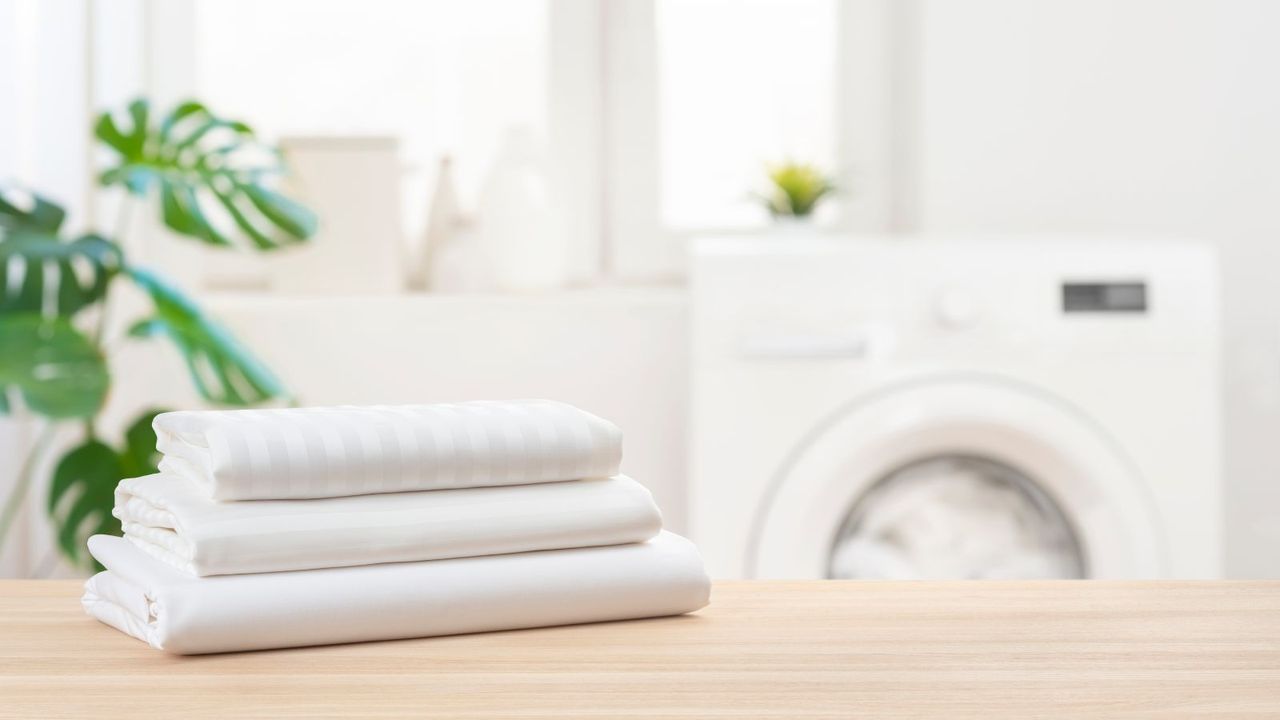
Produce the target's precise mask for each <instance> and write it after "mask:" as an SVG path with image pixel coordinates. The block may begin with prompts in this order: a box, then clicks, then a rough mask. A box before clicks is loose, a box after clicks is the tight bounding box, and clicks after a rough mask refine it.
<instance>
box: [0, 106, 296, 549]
mask: <svg viewBox="0 0 1280 720" xmlns="http://www.w3.org/2000/svg"><path fill="white" fill-rule="evenodd" d="M93 131H94V136H95V137H96V138H97V140H98V141H100V142H101V143H102V144H103V145H104V146H105V147H106V148H107V149H108V150H110V151H111V154H112V156H113V159H114V163H113V164H112V166H111V167H109V168H108V169H107V170H105V171H104V172H102V173H101V175H100V176H99V177H98V183H99V185H101V186H102V187H104V188H118V189H119V190H120V191H123V192H122V197H121V201H120V216H119V217H120V220H119V222H118V224H117V228H116V229H115V231H114V233H113V234H112V235H110V236H108V235H103V234H98V233H89V234H85V235H82V236H80V237H76V238H70V237H66V236H65V235H64V234H63V233H62V232H61V230H62V223H63V220H64V219H65V217H66V212H65V211H64V210H63V209H62V207H60V206H59V205H58V204H57V203H55V202H54V201H52V200H50V199H48V198H45V197H41V196H39V195H37V194H34V193H31V192H25V191H22V190H19V189H15V188H0V414H12V413H16V412H25V413H27V414H30V415H33V416H35V417H36V418H38V419H39V421H40V429H39V431H38V432H37V437H36V440H35V442H34V443H33V446H32V447H31V449H30V451H29V454H28V455H27V457H26V458H25V460H24V461H23V463H22V466H21V469H20V470H19V476H18V478H17V481H16V482H15V484H14V486H13V488H12V489H11V491H10V492H9V494H8V496H7V497H6V498H5V499H4V501H3V505H2V506H0V547H3V544H4V542H5V539H6V537H7V536H8V533H9V530H10V529H11V528H12V525H13V522H14V520H15V517H16V515H17V514H18V511H19V508H20V507H21V506H22V503H23V500H24V498H25V496H26V494H27V492H28V491H29V488H30V486H31V484H32V481H33V475H34V474H35V472H36V470H37V468H38V467H39V464H40V459H41V457H42V456H43V454H44V453H47V452H48V451H49V447H50V444H51V441H52V438H53V431H54V429H55V427H56V426H57V425H58V424H61V423H66V422H75V423H79V424H81V425H82V427H83V434H84V438H83V440H82V442H80V443H79V444H77V445H76V446H74V447H72V448H70V449H69V450H67V451H66V452H65V453H64V454H63V455H62V456H61V457H60V458H59V459H58V461H57V463H56V465H55V467H54V470H53V477H52V479H51V482H50V484H49V496H48V502H47V507H48V511H49V513H50V517H51V519H52V521H53V525H54V528H55V531H56V533H57V545H58V547H59V548H60V550H61V552H62V553H63V554H64V555H65V556H66V557H67V559H68V560H70V561H71V562H72V563H74V564H77V565H81V566H85V565H88V564H89V561H90V558H88V557H87V553H86V552H85V547H84V540H85V538H86V537H87V536H88V535H90V534H93V533H118V532H119V530H120V525H119V521H117V520H116V519H115V518H114V517H112V515H111V507H112V504H113V492H114V489H115V484H116V482H117V481H118V480H120V479H121V478H125V477H133V476H136V475H143V474H146V473H149V472H154V471H155V467H156V461H157V458H156V455H155V434H154V432H153V431H152V429H151V419H152V418H153V417H154V416H155V414H156V413H157V412H159V411H158V410H154V409H153V410H148V411H146V412H144V413H143V414H142V415H141V416H139V417H138V418H136V419H135V420H134V421H132V422H131V423H130V424H129V426H128V427H127V429H126V430H125V431H124V433H123V437H122V439H121V440H120V442H119V443H117V444H112V443H110V442H108V441H107V440H106V439H104V438H103V436H102V435H101V433H100V429H99V427H98V423H97V418H98V416H99V414H100V413H101V411H102V407H103V404H104V402H105V401H106V398H107V394H108V392H109V390H110V387H111V376H110V370H109V367H108V364H107V359H106V354H105V348H107V347H109V346H110V343H109V342H108V341H109V340H110V341H112V342H114V341H116V340H140V339H144V338H163V339H165V340H168V341H169V342H171V343H172V344H173V345H174V346H176V348H177V350H178V351H179V352H180V353H181V354H182V356H183V358H184V360H185V362H186V366H187V369H188V370H189V372H190V376H191V380H192V382H193V383H194V384H195V387H196V389H197V391H198V392H199V394H200V396H201V397H202V398H204V399H205V400H206V401H207V402H209V403H211V404H215V405H222V406H245V405H252V404H256V403H261V402H264V401H267V400H271V399H273V398H278V397H281V396H282V395H283V394H284V388H283V386H282V385H281V383H280V381H279V380H278V379H277V378H276V377H275V376H274V375H273V374H272V373H271V371H270V370H269V369H268V368H267V367H265V366H264V365H263V364H262V363H261V362H259V361H258V360H257V359H256V358H255V357H254V356H253V355H252V354H251V353H250V352H249V351H248V350H247V349H246V348H245V347H244V346H243V345H241V344H240V343H239V342H238V341H237V340H236V339H235V338H234V337H232V336H231V335H230V334H229V333H228V332H227V331H226V330H225V329H223V328H222V327H221V326H219V325H218V324H217V323H216V322H214V320H213V319H212V318H210V317H209V316H208V315H206V314H205V313H204V312H203V311H202V310H201V309H200V307H199V305H197V304H196V303H195V302H194V301H192V299H191V298H189V297H187V296H186V295H184V294H183V293H182V292H181V291H180V290H179V289H178V288H177V287H176V286H175V285H173V284H172V283H170V282H169V281H167V280H166V279H165V278H164V277H162V276H161V275H159V274H157V273H155V272H153V271H150V270H147V269H145V268H143V267H140V266H139V265H137V264H135V263H134V262H132V259H131V258H129V257H126V254H125V252H124V249H123V248H124V245H123V238H124V236H125V235H126V234H127V232H128V228H127V223H128V219H129V217H130V214H131V212H132V211H133V207H134V205H136V204H139V203H140V202H143V201H151V202H152V203H153V205H155V206H158V209H159V211H160V219H161V221H162V222H163V223H164V225H165V226H166V227H167V228H168V229H169V230H171V231H173V232H174V233H176V234H177V235H179V236H181V237H185V238H190V239H194V240H196V241H199V242H202V243H204V244H207V245H212V246H218V247H230V246H236V245H247V246H249V247H252V248H256V249H258V250H273V249H276V248H279V247H282V246H284V245H289V244H293V243H298V242H302V241H305V240H307V239H308V238H310V237H311V236H312V235H313V234H314V232H315V229H316V218H315V215H314V214H313V213H312V212H311V211H310V210H308V209H307V208H306V207H304V206H302V205H301V204H299V203H297V202H295V201H293V200H291V199H289V198H288V197H285V196H284V195H282V194H280V193H279V192H277V191H275V190H273V189H272V188H271V182H272V178H273V177H274V176H277V175H279V174H281V173H282V172H283V171H284V164H283V159H282V158H281V157H280V154H279V153H278V151H276V150H275V149H274V148H271V147H268V146H266V145H264V144H263V143H261V142H260V141H259V140H258V138H257V137H256V136H255V134H254V132H253V130H252V129H251V128H250V127H249V126H247V125H245V124H244V123H242V122H238V121H234V120H228V119H225V118H222V117H220V116H218V115H216V114H214V113H213V112H211V111H210V110H209V109H208V108H206V107H205V106H204V105H202V104H200V103H198V102H184V103H181V104H179V105H178V106H177V107H175V108H173V109H172V110H170V111H169V112H167V113H163V114H157V113H155V112H153V111H152V108H151V105H150V103H148V102H147V101H146V100H142V99H140V100H136V101H134V102H132V103H130V104H129V106H128V108H127V111H126V112H125V114H124V115H123V116H121V117H117V116H115V115H113V114H111V113H104V114H103V115H101V116H100V117H99V118H98V120H97V123H96V124H95V126H94V129H93ZM120 283H125V284H130V285H132V286H134V287H135V288H136V289H137V290H139V291H141V293H142V294H143V295H144V296H145V297H146V298H147V299H148V300H149V301H150V305H151V311H150V313H149V314H147V315H145V316H144V317H141V318H138V319H137V320H136V321H135V322H133V323H131V324H130V325H128V326H127V330H126V331H125V333H124V337H123V338H119V339H116V338H111V339H109V338H106V337H104V336H105V335H106V334H107V333H108V331H109V330H110V325H109V323H108V322H107V319H108V316H109V312H108V311H109V306H110V303H111V297H112V294H113V290H114V289H115V288H116V286H117V285H118V284H120Z"/></svg>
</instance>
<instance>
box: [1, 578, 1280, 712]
mask: <svg viewBox="0 0 1280 720" xmlns="http://www.w3.org/2000/svg"><path fill="white" fill-rule="evenodd" d="M79 595H80V586H79V583H75V582H67V581H0V716H2V717H20V718H52V717H75V718H89V717H93V718H117V717H119V718H130V719H131V720H137V719H139V718H145V719H160V718H174V717H181V718H195V717H219V718H244V717H272V718H296V717H308V718H309V717H342V718H350V717H433V718H434V717H449V718H477V717H500V718H586V717H594V718H619V717H646V718H649V717H682V718H705V717H751V718H802V717H831V718H855V717H856V718H873V717H890V718H896V717H935V718H960V717H983V718H992V717H1016V718H1035V717H1064V718H1093V717H1098V718H1128V717H1152V718H1175V717H1196V718H1227V717H1269V718H1277V717H1280V583H1262V582H1203V583H1182V582H1161V583H1128V582H1126V583H1112V582H1105V583H1104V582H1056V583H1054V582H1041V583H1017V582H1008V583H854V582H833V581H828V582H789V583H777V582H734V583H718V584H717V585H716V587H715V591H714V593H713V596H712V605H711V606H710V607H709V608H707V609H705V610H703V611H701V612H699V613H697V614H695V615H692V616H686V617H680V618H667V619H658V620H640V621H633V622H623V623H609V624H599V625H580V626H575V627H566V628H549V629H542V630H522V631H515V632H501V633H488V634H483V635H471V636H459V637H449V638H434V639H422V640H402V641H396V642H380V643H366V644H360V645H346V646H339V647H320V648H306V649H296V650H278V651H268V652H257V653H240V654H232V655H217V656H200V657H187V658H183V657H173V656H168V655H165V654H163V653H160V652H157V651H154V650H151V649H149V648H147V647H146V646H145V645H143V644H142V643H139V642H138V641H136V640H133V639H132V638H129V637H126V636H124V635H122V634H120V633H118V632H116V631H114V630H112V629H110V628H108V627H106V626H103V625H100V624H98V623H97V622H96V621H94V620H91V619H89V618H88V617H86V616H85V615H84V614H83V613H82V612H81V610H80V606H79Z"/></svg>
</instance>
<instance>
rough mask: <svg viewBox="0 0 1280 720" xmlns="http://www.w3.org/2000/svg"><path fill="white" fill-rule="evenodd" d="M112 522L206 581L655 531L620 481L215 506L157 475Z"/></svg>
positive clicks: (640, 498) (120, 501)
mask: <svg viewBox="0 0 1280 720" xmlns="http://www.w3.org/2000/svg"><path fill="white" fill-rule="evenodd" d="M113 514H114V515H115V516H116V517H117V518H119V519H120V520H121V522H122V524H123V527H124V533H125V538H126V539H128V540H129V541H130V542H131V543H133V545H135V546H136V547H138V548H139V549H141V550H142V551H144V552H146V553H147V554H148V555H150V556H152V557H154V558H156V559H158V560H160V561H162V562H164V563H165V564H167V565H170V566H172V567H173V568H175V569H178V570H181V571H182V572H185V573H189V574H192V575H201V576H205V575H227V574H237V573H259V572H275V571H281V570H305V569H311V568H324V567H342V566H351V565H369V564H374V563H386V562H405V561H416V560H435V559H440V558H457V557H469V556H477V555H495V554H499V553H518V552H527V551H531V550H548V549H556V548H570V547H591V546H598V545H614V544H619V543H633V542H642V541H645V540H648V539H649V538H652V537H653V536H655V535H657V534H658V531H659V530H660V529H661V528H662V516H661V514H660V513H659V511H658V507H657V505H655V504H654V501H653V497H652V496H651V495H650V494H649V491H648V490H646V489H645V488H644V487H643V486H642V485H640V484H639V483H637V482H635V481H634V480H631V479H630V478H627V477H623V476H616V477H612V478H601V479H592V480H570V481H564V482H552V483H541V484H537V485H513V486H508V487H482V488H468V489H459V490H434V491H419V492H404V493H393V494H382V495H359V496H353V497H340V498H324V499H315V500H260V501H253V502H219V501H215V500H210V499H209V498H207V497H205V496H204V495H203V494H202V493H200V491H199V490H198V488H196V487H195V486H194V485H192V484H191V483H190V482H188V481H186V480H184V479H182V478H178V477H173V476H166V475H163V474H158V475H148V476H146V477H141V478H134V479H131V480H125V481H123V482H121V483H120V484H119V485H118V486H117V488H116V498H115V509H114V510H113Z"/></svg>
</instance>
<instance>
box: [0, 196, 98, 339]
mask: <svg viewBox="0 0 1280 720" xmlns="http://www.w3.org/2000/svg"><path fill="white" fill-rule="evenodd" d="M65 216H66V213H65V212H63V210H62V208H60V207H58V205H56V204H55V203H53V202H51V201H49V200H46V199H45V198H42V197H39V196H36V195H30V194H25V193H21V192H18V191H15V190H11V189H10V190H0V312H37V313H42V314H44V315H46V316H52V315H63V316H66V317H70V316H72V315H74V314H75V313H76V312H78V311H80V310H81V309H83V308H85V307H88V306H89V305H92V304H94V303H96V302H98V301H99V300H101V299H102V298H103V296H104V295H106V292H107V286H108V284H109V283H110V281H111V278H112V277H113V276H114V275H115V274H116V273H117V272H118V271H119V269H120V264H121V254H120V248H119V247H118V246H117V245H116V244H115V243H112V242H110V241H108V240H106V239H104V238H102V237H100V236H98V235H85V236H83V237H80V238H78V239H76V240H70V241H68V240H64V239H63V238H61V237H60V236H59V235H58V230H59V228H60V227H61V225H62V220H63V218H64V217H65Z"/></svg>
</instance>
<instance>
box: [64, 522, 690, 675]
mask: <svg viewBox="0 0 1280 720" xmlns="http://www.w3.org/2000/svg"><path fill="white" fill-rule="evenodd" d="M89 551H90V552H91V553H92V554H93V556H94V557H95V558H97V560H98V561H99V562H101V563H102V564H103V566H105V567H106V568H107V570H106V571H105V572H100V573H98V574H97V575H94V576H93V577H92V578H90V579H89V581H88V582H87V583H86V585H85V593H84V597H83V599H82V600H81V602H82V603H83V605H84V608H85V611H86V612H88V613H89V614H90V615H91V616H93V617H95V618H97V619H99V620H101V621H102V622H104V623H106V624H108V625H110V626H112V627H114V628H116V629H117V630H120V631H121V632H124V633H127V634H129V635H132V636H133V637H135V638H138V639H139V640H142V641H144V642H147V643H149V644H150V645H151V646H152V647H154V648H158V649H161V650H165V651H167V652H171V653H177V654H197V653H214V652H231V651H238V650H259V649H266V648H280V647H295V646H301V645H322V644H328V643H346V642H361V641H367V640H390V639H395V638H410V637H427V636H432V635H453V634H458V633H468V632H485V631H490V630H508V629H515V628H529V627H541V626H546V625H563V624H570V623H587V622H600V621H605V620H625V619H629V618H641V617H656V616H660V615H679V614H682V613H687V612H692V611H694V610H697V609H698V608H701V607H703V606H704V605H706V604H707V599H708V595H709V592H710V583H709V581H708V580H707V576H706V573H705V572H704V571H703V568H702V560H701V558H699V556H698V552H697V550H695V549H694V547H693V545H692V543H690V542H689V541H688V540H685V539H684V538H681V537H678V536H676V535H672V534H671V533H667V532H663V533H662V534H660V535H658V536H657V537H656V538H654V539H652V540H649V541H648V542H644V543H633V544H628V545H610V546H607V547H596V548H579V549H569V550H544V551H541V552H530V553H519V554H514V555H490V556H486V557H474V558H459V559H454V560H429V561H425V562H415V563H390V564H383V565H366V566H360V567H346V568H330V569H325V570H300V571H296V572H279V573H260V574H255V575H224V576H219V577H207V578H197V577H192V576H190V575H187V574H185V573H181V572H178V571H177V570H175V569H174V568H172V567H170V566H168V565H166V564H164V563H161V562H159V561H157V560H155V559H154V558H152V557H151V556H149V555H147V554H146V553H143V552H142V551H141V550H139V549H138V548H137V547H136V546H134V545H133V544H132V543H130V542H128V541H126V540H124V539H122V538H118V537H111V536H107V535H95V536H94V537H92V538H90V540H89Z"/></svg>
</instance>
